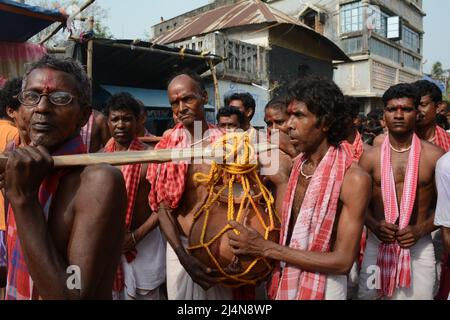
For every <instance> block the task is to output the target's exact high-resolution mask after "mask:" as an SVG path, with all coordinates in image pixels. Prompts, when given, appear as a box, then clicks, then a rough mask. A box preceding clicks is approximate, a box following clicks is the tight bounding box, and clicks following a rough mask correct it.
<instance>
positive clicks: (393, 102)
mask: <svg viewBox="0 0 450 320" xmlns="http://www.w3.org/2000/svg"><path fill="white" fill-rule="evenodd" d="M383 102H384V105H385V109H384V119H385V121H386V125H387V127H388V129H389V134H388V136H387V137H386V139H385V141H384V142H383V144H382V145H381V146H378V147H374V148H372V149H371V150H369V151H368V152H366V153H364V155H363V157H362V158H361V161H360V166H361V167H362V168H363V169H365V170H366V171H367V172H368V173H369V174H370V175H371V176H372V179H373V194H372V199H371V202H370V206H369V209H368V214H367V215H366V225H367V227H368V229H369V237H368V241H367V247H366V252H365V255H364V261H363V264H362V268H361V273H360V283H359V293H358V297H359V298H360V299H364V300H366V299H377V298H380V297H381V298H391V299H432V298H433V288H434V285H435V277H436V272H435V255H434V249H433V244H432V242H431V235H430V233H431V232H432V231H433V230H434V229H435V227H434V225H433V219H434V210H435V206H436V188H435V182H434V171H435V166H436V162H437V160H438V159H439V158H440V157H441V156H442V155H443V151H442V150H441V149H439V148H437V147H436V146H434V145H432V144H431V143H429V142H426V141H423V140H420V139H419V138H418V137H417V136H416V135H415V134H414V129H415V125H416V117H417V113H418V107H419V102H420V97H418V96H417V93H416V91H415V89H414V87H413V86H412V85H409V84H399V85H396V86H393V87H391V88H390V89H389V90H388V91H386V93H385V94H384V96H383ZM378 289H379V290H378Z"/></svg>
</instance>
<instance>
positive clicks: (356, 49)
mask: <svg viewBox="0 0 450 320" xmlns="http://www.w3.org/2000/svg"><path fill="white" fill-rule="evenodd" d="M341 45H342V49H343V50H344V52H345V53H347V54H353V53H360V52H361V51H362V37H356V38H350V39H344V40H342V41H341Z"/></svg>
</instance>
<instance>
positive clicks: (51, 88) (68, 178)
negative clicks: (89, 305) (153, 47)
mask: <svg viewBox="0 0 450 320" xmlns="http://www.w3.org/2000/svg"><path fill="white" fill-rule="evenodd" d="M22 87H23V89H22V92H21V93H20V94H19V100H20V102H21V103H22V106H23V108H24V110H26V111H25V112H27V113H29V117H28V119H30V123H29V130H28V132H29V138H30V140H31V146H27V147H24V148H20V149H16V150H15V151H13V152H12V153H11V154H10V155H9V158H8V162H7V165H6V171H5V190H6V196H7V198H8V199H9V201H10V204H11V210H10V211H9V216H8V283H7V288H6V298H7V299H11V300H13V299H39V298H41V299H111V292H112V284H113V279H114V275H115V272H116V270H117V264H118V262H119V259H120V252H121V246H122V243H123V235H124V217H125V210H126V191H125V187H124V180H123V177H122V175H121V173H120V171H119V170H117V169H115V168H113V167H110V166H107V165H99V166H93V167H87V168H84V167H81V168H76V169H70V170H59V169H56V170H54V169H53V161H52V158H51V156H50V154H53V155H64V154H76V153H83V152H85V146H84V144H83V142H82V140H81V137H80V136H79V133H80V129H81V127H82V126H83V125H84V124H85V123H86V121H87V119H88V117H89V114H90V107H89V105H90V102H91V101H90V83H89V80H88V78H87V76H86V73H85V72H84V70H83V69H82V67H81V66H80V65H79V64H77V63H75V62H74V61H72V60H57V59H55V58H52V57H49V56H45V57H44V58H42V59H41V60H40V61H38V62H36V63H34V64H32V65H31V66H30V67H29V69H28V71H27V73H26V74H25V76H24V81H23V86H22Z"/></svg>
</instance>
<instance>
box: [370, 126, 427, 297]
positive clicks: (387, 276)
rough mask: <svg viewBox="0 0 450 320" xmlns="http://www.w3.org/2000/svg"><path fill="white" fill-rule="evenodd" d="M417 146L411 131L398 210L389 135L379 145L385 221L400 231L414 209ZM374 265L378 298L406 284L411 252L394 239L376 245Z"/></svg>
mask: <svg viewBox="0 0 450 320" xmlns="http://www.w3.org/2000/svg"><path fill="white" fill-rule="evenodd" d="M421 149H422V147H421V142H420V139H419V138H418V137H417V135H415V134H414V135H413V140H412V147H411V151H410V153H409V159H408V165H407V167H406V173H405V181H404V184H403V195H402V200H401V203H400V209H399V206H398V196H397V192H396V189H395V179H394V173H393V170H392V163H391V144H390V142H389V136H387V137H386V139H385V140H384V143H383V145H382V147H381V191H382V195H383V204H384V215H385V221H386V222H387V223H391V224H397V221H398V227H399V229H400V230H403V229H405V228H406V227H407V226H408V225H409V222H410V219H411V214H412V212H413V209H414V202H415V200H416V191H417V180H418V176H419V160H420V154H421ZM377 266H378V267H379V268H380V272H381V289H380V295H381V296H382V297H383V296H388V297H392V296H393V294H394V291H395V289H396V288H405V287H406V288H409V287H410V285H411V255H410V250H409V249H403V248H401V247H400V246H399V245H398V243H397V242H394V243H382V244H380V246H379V248H378V257H377Z"/></svg>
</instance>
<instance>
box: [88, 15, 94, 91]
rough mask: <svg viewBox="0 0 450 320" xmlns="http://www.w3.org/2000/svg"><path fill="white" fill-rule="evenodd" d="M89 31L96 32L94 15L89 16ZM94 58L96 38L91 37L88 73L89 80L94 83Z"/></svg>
mask: <svg viewBox="0 0 450 320" xmlns="http://www.w3.org/2000/svg"><path fill="white" fill-rule="evenodd" d="M89 31H90V32H94V17H93V16H91V17H89ZM93 59H94V40H93V38H91V39H90V40H89V41H88V48H87V75H88V78H89V80H91V84H92V73H93V72H92V68H93Z"/></svg>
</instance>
